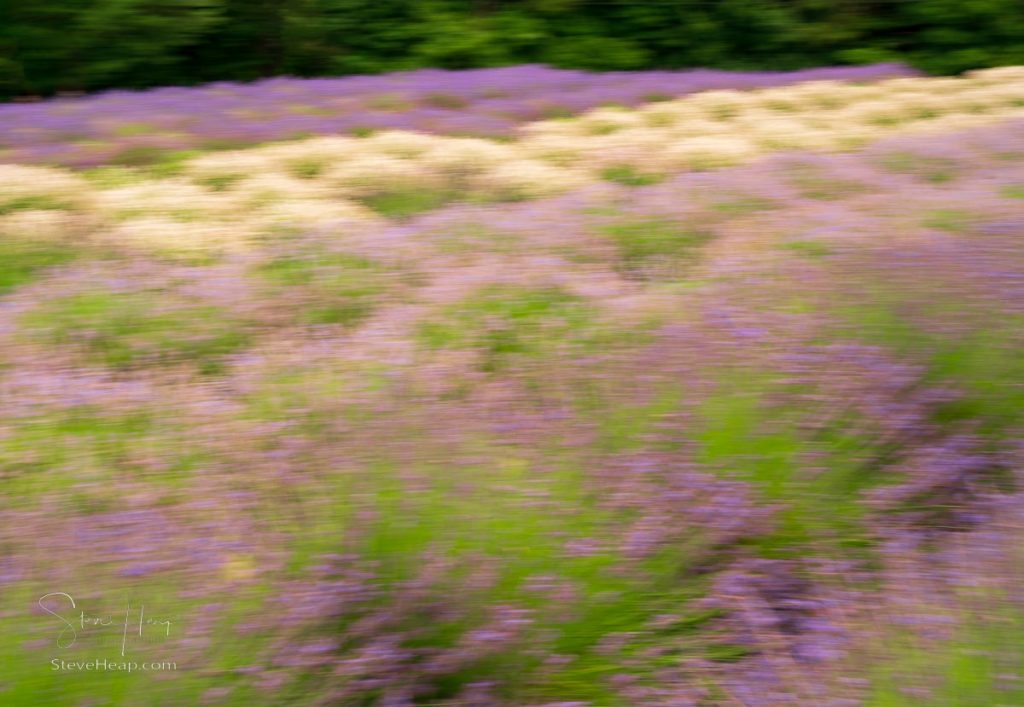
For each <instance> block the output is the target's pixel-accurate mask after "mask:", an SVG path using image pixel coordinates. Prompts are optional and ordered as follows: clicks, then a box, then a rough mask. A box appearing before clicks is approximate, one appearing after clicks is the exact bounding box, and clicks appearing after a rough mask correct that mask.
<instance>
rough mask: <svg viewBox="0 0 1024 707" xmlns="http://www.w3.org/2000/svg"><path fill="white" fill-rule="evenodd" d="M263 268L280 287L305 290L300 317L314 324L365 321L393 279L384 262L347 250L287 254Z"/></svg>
mask: <svg viewBox="0 0 1024 707" xmlns="http://www.w3.org/2000/svg"><path fill="white" fill-rule="evenodd" d="M259 271H260V274H261V275H263V276H264V277H265V278H266V279H267V280H269V281H271V282H272V283H274V284H276V285H278V286H282V287H284V288H289V289H291V288H295V289H298V290H301V291H302V292H303V293H304V294H305V296H300V297H299V298H298V299H299V302H300V303H301V310H300V313H299V319H300V320H301V321H302V322H303V323H305V324H314V325H315V324H340V325H342V326H346V327H354V326H357V325H359V324H361V323H362V322H363V321H364V320H365V319H366V318H367V317H369V316H370V315H371V314H373V312H374V310H375V309H376V308H377V306H378V305H379V304H380V301H381V299H382V296H383V295H384V293H385V292H386V290H387V287H388V282H389V278H388V275H389V273H387V272H386V271H385V270H384V268H382V267H381V266H380V265H378V264H377V263H374V262H373V261H371V260H367V259H365V258H360V257H358V256H354V255H349V254H346V253H332V254H325V253H321V254H309V255H298V256H283V257H279V258H275V259H274V260H270V261H268V262H267V263H265V264H263V265H262V266H261V267H260V268H259Z"/></svg>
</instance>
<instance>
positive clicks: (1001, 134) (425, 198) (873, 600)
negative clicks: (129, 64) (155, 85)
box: [0, 67, 1024, 707]
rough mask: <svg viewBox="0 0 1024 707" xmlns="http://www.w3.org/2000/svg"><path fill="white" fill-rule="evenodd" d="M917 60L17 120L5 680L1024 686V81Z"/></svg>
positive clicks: (475, 705)
mask: <svg viewBox="0 0 1024 707" xmlns="http://www.w3.org/2000/svg"><path fill="white" fill-rule="evenodd" d="M502 71H508V72H511V73H512V74H513V75H516V76H519V75H532V74H531V72H538V71H540V70H539V69H537V68H535V67H524V68H518V69H514V70H513V69H509V70H502ZM865 71H867V73H864V72H865ZM895 71H896V70H895V69H893V68H892V67H888V68H878V67H875V68H873V69H871V70H870V71H868V70H864V69H861V70H857V72H854V73H852V74H851V73H850V72H849V70H847V73H845V74H844V73H843V72H842V71H839V70H820V71H813V72H805V73H803V74H801V75H798V76H789V77H787V78H780V77H777V76H776V77H766V76H760V75H759V76H735V75H734V76H731V77H729V75H727V74H717V73H716V74H711V73H710V72H709V73H708V74H707V75H705V74H697V75H696V76H694V75H689V76H687V77H678V78H675V77H672V78H670V77H668V76H667V75H666V74H663V73H659V74H652V75H651V76H649V77H645V78H639V77H638V78H632V77H631V78H629V79H626V78H623V77H622V76H621V75H610V76H607V77H601V76H599V75H597V76H589V77H587V78H586V81H584V79H583V78H580V77H572V76H567V75H563V74H567V73H569V72H557V73H556V72H552V73H551V74H550V75H551V77H552V78H551V83H550V84H546V85H545V84H543V83H541V87H540V88H539V89H537V91H536V93H535V92H534V88H533V87H531V86H536V85H537V84H536V83H534V82H533V80H532V79H522V86H521V88H515V90H513V91H512V92H513V93H514V94H515V96H513V97H510V98H507V99H506V98H501V99H499V98H498V97H493V96H492V97H490V98H486V99H484V98H482V97H483V96H485V94H486V85H487V81H486V80H484V79H481V78H480V76H482V75H483V72H478V73H467V74H446V73H443V72H435V73H431V74H430V75H429V77H428V78H429V80H426V79H422V77H420V78H418V79H415V80H413V79H412V78H410V77H408V76H394V77H379V78H374V79H359V80H356V79H344V80H338V81H334V80H331V81H309V82H307V81H301V82H300V81H295V82H289V81H277V82H266V83H264V84H260V85H254V86H252V87H227V88H226V87H209V88H207V89H203V90H204V91H206V92H207V94H209V95H210V96H219V95H222V94H220V93H217V92H218V91H223V92H225V93H224V94H223V96H224V97H225V103H224V105H225V106H227V108H224V110H229V109H230V110H234V109H235V108H237V107H238V106H243V107H244V106H245V105H250V106H251V105H261V104H263V103H269V104H270V106H271V108H270V109H268V110H271V109H272V110H273V111H278V113H275V115H279V114H280V111H287V110H289V108H288V106H294V105H305V106H319V107H320V109H323V110H325V111H327V110H328V109H329V106H330V105H332V104H330V103H329V102H325V103H321V102H320V101H321V98H320V97H322V96H325V95H328V94H331V93H332V92H334V91H335V90H336V89H337V90H338V91H339V92H340V93H343V94H344V95H350V96H357V97H359V100H360V101H363V102H365V101H373V100H376V98H375V97H379V96H381V95H385V94H391V93H395V94H400V93H402V92H403V91H404V92H406V93H408V95H415V96H417V98H415V101H425V100H427V98H423V97H424V96H425V97H428V98H429V96H437V95H445V96H457V97H460V100H462V101H464V102H463V103H460V104H458V105H456V104H455V103H454V102H449V103H447V104H446V105H445V106H443V107H442V108H443V109H444V110H446V111H448V113H449V114H450V115H448V117H446V118H444V120H440V122H438V123H431V122H430V121H431V120H432V118H431V117H430V115H428V113H429V111H427V110H426V109H423V110H422V111H421V110H420V109H419V108H417V109H415V111H413V115H412V117H408V119H409V120H410V121H411V122H409V123H406V122H402V121H404V120H406V118H405V117H402V118H401V119H399V118H396V121H398V122H396V123H395V124H388V123H377V124H374V125H373V126H372V127H375V128H381V127H383V128H388V129H389V130H388V131H386V132H384V133H382V134H375V135H371V136H366V137H352V136H351V135H345V136H335V135H333V133H335V132H346V131H349V128H350V127H351V125H350V124H349V123H348V122H347V121H350V120H353V121H354V120H357V118H356V117H353V116H358V120H360V121H362V120H365V119H366V118H365V116H366V115H369V114H367V113H360V112H359V111H360V110H363V109H362V108H353V109H352V111H351V112H340V113H338V114H334V113H333V112H332V113H331V115H329V116H328V115H324V116H321V117H318V118H317V120H322V122H321V123H319V125H320V126H321V127H319V128H315V129H312V130H304V131H306V132H312V133H316V134H323V135H324V136H323V137H317V138H311V139H309V140H303V141H292V142H287V143H281V144H276V145H270V146H265V147H254V148H250V149H236V150H230V151H218V152H209V153H204V154H199V155H191V154H190V155H188V156H187V157H184V158H181V159H178V160H176V161H173V162H166V161H164V162H159V163H158V164H157V165H156V166H154V165H153V164H148V163H147V164H145V165H142V164H124V163H123V162H118V160H115V159H113V154H114V152H113V151H111V152H108V153H103V154H109V155H111V157H110V162H111V163H110V164H107V163H103V164H100V163H98V162H95V163H94V162H88V161H86V162H82V163H80V162H78V160H77V157H75V158H73V159H72V158H71V157H70V156H71V155H72V154H78V153H76V152H74V151H73V150H72V148H71V147H70V146H71V145H72V141H71V140H69V139H67V138H66V136H65V137H62V138H57V137H55V136H57V135H58V133H60V132H61V131H62V130H64V128H61V127H59V126H58V125H57V122H58V121H57V118H56V117H55V116H57V115H63V114H64V113H63V111H67V114H66V115H67V116H68V117H67V121H68V124H69V125H70V124H74V125H76V126H80V125H86V122H85V121H84V118H83V116H85V115H93V116H96V115H99V116H103V115H104V111H106V110H107V109H108V108H109V110H111V111H113V112H115V113H118V114H119V115H120V118H119V120H123V121H127V123H132V122H137V123H140V124H141V123H145V124H146V125H156V124H157V123H158V122H159V120H161V116H165V117H166V116H170V117H171V118H174V119H175V120H177V117H176V116H179V115H180V116H183V118H182V119H185V117H187V116H188V115H189V112H188V111H189V110H202V108H193V109H188V108H187V107H186V106H187V105H188V101H189V100H194V99H193V98H189V97H188V96H195V95H196V94H195V93H194V92H193V93H188V91H192V90H191V89H167V90H160V91H153V92H149V93H145V94H138V95H133V96H117V95H114V94H108V95H105V96H99V97H95V98H90V99H81V100H80V101H79V100H77V99H76V100H75V101H63V100H58V101H54V102H49V103H39V104H32V105H26V106H20V105H18V106H15V105H11V106H0V123H2V122H4V121H9V122H8V125H12V124H17V122H18V121H32V122H36V123H37V124H38V125H39V133H38V134H37V135H36V136H27V133H19V135H23V137H16V138H15V140H14V141H12V140H11V139H10V138H7V139H8V146H9V147H10V148H11V149H12V150H13V151H12V152H8V153H7V158H6V159H7V161H8V163H7V164H2V165H0V403H2V407H0V410H2V412H0V474H2V475H3V481H4V491H5V492H4V494H3V495H2V496H0V546H2V548H3V553H2V555H0V588H2V592H0V615H2V617H3V628H4V631H3V637H2V639H0V704H5V705H7V704H10V705H38V704H45V705H51V704H52V705H69V706H75V707H78V706H85V705H90V706H94V705H192V704H197V705H199V704H211V705H242V704H245V705H286V704H295V705H345V706H348V705H352V706H357V705H363V706H369V705H380V706H382V707H384V706H386V707H400V706H413V705H438V706H449V707H455V706H459V707H489V706H495V707H501V706H506V707H513V706H537V707H540V706H546V707H556V706H558V707H584V706H588V705H593V706H599V705H613V706H619V705H623V706H633V705H643V706H647V705H650V706H664V707H685V706H687V705H692V706H703V707H709V706H728V707H753V706H762V705H763V706H776V705H778V706H789V705H796V706H799V707H804V706H806V707H819V706H820V707H826V706H828V707H840V706H851V707H853V706H856V705H867V706H872V707H889V706H894V705H943V706H945V705H950V706H961V705H962V706H967V707H974V706H978V707H982V706H985V707H988V706H994V705H1022V704H1024V646H1022V643H1021V641H1020V639H1019V636H1020V635H1021V630H1022V629H1024V594H1022V591H1024V589H1022V587H1024V582H1022V580H1024V556H1022V548H1024V487H1022V486H1021V483H1022V481H1024V478H1022V471H1024V465H1022V462H1024V444H1022V437H1021V432H1022V431H1024V249H1022V248H1021V239H1022V237H1024V113H1022V110H1024V69H1022V68H1019V67H1009V68H1003V69H996V70H991V71H988V72H978V73H976V74H975V75H972V76H967V77H964V78H957V79H953V78H934V79H932V78H921V77H912V76H904V77H902V78H892V72H895ZM516 72H519V73H516ZM858 72H859V73H858ZM872 72H874V73H872ZM897 73H898V72H897ZM421 80H422V84H421V83H417V82H418V81H421ZM846 80H849V81H852V82H856V83H855V84H846V83H842V82H843V81H846ZM868 80H872V81H874V80H878V81H879V83H877V84H875V83H865V81H868ZM463 81H465V83H463ZM562 81H565V82H568V83H569V84H572V82H574V81H577V82H580V86H579V90H578V93H574V92H573V90H569V89H565V88H564V84H562V83H560V82H562ZM346 82H348V83H346ZM360 82H362V83H360ZM388 82H391V83H388ZM587 82H590V83H587ZM730 82H731V83H730ZM790 82H797V83H792V85H788V84H789V83H790ZM410 83H413V84H415V85H416V86H423V88H422V89H421V92H420V93H415V94H414V93H413V92H412V89H410V88H406V87H407V86H408V85H409V84H410ZM510 83H511V85H512V86H513V87H516V86H517V84H516V82H515V81H511V82H510ZM782 83H785V84H787V85H785V86H781V87H780V84H782ZM766 84H768V85H767V86H766ZM701 89H713V90H706V91H701ZM418 90H420V89H418ZM545 91H548V92H551V93H553V94H558V95H559V98H560V99H564V103H563V104H562V105H564V106H565V107H566V112H567V113H571V114H577V113H578V114H579V115H578V116H576V117H573V118H568V119H565V120H554V121H552V120H541V121H540V122H533V123H530V124H523V125H521V126H519V127H518V128H517V129H516V131H515V132H514V133H511V132H508V131H509V130H510V128H511V127H512V126H513V125H519V124H520V123H523V122H524V121H529V120H535V119H538V118H543V117H545V116H546V115H548V114H545V113H543V111H542V112H540V113H532V112H529V111H525V109H524V112H523V113H521V114H517V116H518V117H514V118H513V117H510V118H508V119H507V121H498V122H495V123H494V124H493V127H494V128H495V130H494V132H498V133H505V134H507V135H510V136H512V137H510V138H507V139H505V140H504V141H490V140H484V139H481V138H475V139H468V138H461V137H446V136H445V135H444V133H450V132H461V130H462V129H461V128H459V127H458V125H460V124H461V125H464V126H472V132H478V128H480V127H481V126H483V125H484V122H486V121H484V120H483V118H481V116H483V115H485V114H486V113H487V112H488V111H489V110H491V108H492V107H481V106H482V105H483V106H487V105H489V104H488V103H487V102H488V101H491V102H494V101H499V100H509V101H513V102H516V106H520V107H522V106H525V105H527V104H529V103H530V101H533V100H538V101H540V100H547V99H542V97H541V96H542V95H543V94H544V92H545ZM264 92H271V93H275V92H276V93H279V94H289V93H291V92H294V94H295V96H296V98H295V99H294V101H293V100H292V99H281V101H280V102H277V101H275V100H268V99H266V97H265V96H266V95H267V94H266V93H264ZM690 93H692V94H693V95H690V96H688V97H685V96H687V94H690ZM229 94H230V95H229ZM520 94H522V95H520ZM653 94H658V95H657V96H656V97H657V98H659V99H664V100H658V101H655V102H653V103H652V102H651V101H652V95H653ZM662 94H665V95H662ZM165 99H166V101H167V103H166V105H168V106H172V109H165V108H157V107H156V106H157V105H160V101H163V100H165ZM577 99H578V102H577ZM179 100H180V101H181V102H180V103H177V101H179ZM211 100H213V99H212V98H211ZM323 100H324V101H327V99H326V98H324V99H323ZM410 100H412V99H410ZM438 100H439V99H438ZM446 100H447V99H446ZM610 100H614V101H615V102H618V103H623V104H627V105H629V106H631V107H632V108H630V109H622V110H609V109H607V108H598V109H597V110H594V111H589V112H588V111H586V110H585V109H589V108H592V107H595V106H597V105H599V104H602V103H607V102H609V101H610ZM118 101H122V102H123V103H121V104H118ZM90 102H91V103H90ZM104 102H106V103H104ZM129 103H130V104H131V107H130V108H125V109H124V111H122V110H121V109H120V108H118V107H117V106H118V105H122V106H127V105H128V104H129ZM86 105H95V106H96V108H95V112H89V113H85V112H81V113H79V112H76V111H79V110H82V111H84V110H85V109H84V108H82V109H80V108H79V106H86ZM175 105H177V106H181V109H180V112H179V113H176V112H175V110H176V109H173V106H175ZM192 105H195V104H192ZM346 105H348V104H346ZM103 106H106V107H103ZM72 109H74V110H72ZM89 110H90V111H92V110H93V109H89ZM209 110H210V111H211V112H210V113H209V114H207V117H209V118H210V120H211V121H213V122H218V120H219V119H218V118H217V112H216V111H218V110H221V109H220V108H218V107H215V106H214V107H210V108H209ZM347 110H348V109H346V111H347ZM147 111H151V113H147ZM396 115H397V114H396ZM32 116H35V117H32ZM41 116H51V117H53V120H54V123H50V122H45V121H43V120H42V119H41ZM262 120H263V119H261V118H259V117H253V118H251V120H250V121H249V122H246V123H245V124H244V125H238V126H232V125H231V124H230V123H226V122H223V121H219V122H221V124H222V126H223V130H224V131H225V135H228V136H230V135H232V134H234V133H233V132H232V128H233V127H234V128H237V131H238V133H237V134H238V135H241V136H242V137H243V138H244V140H245V142H255V141H268V140H277V139H280V138H283V137H286V136H287V134H288V132H289V131H291V127H289V125H290V124H289V123H288V122H287V121H278V118H276V117H273V116H269V115H268V116H267V117H266V121H265V124H264V123H262V122H261V121H262ZM460 121H461V122H460ZM101 123H102V124H103V125H113V123H104V122H103V120H97V122H96V124H95V125H92V124H91V123H90V124H89V125H90V127H88V129H89V130H92V129H94V128H95V129H97V130H99V129H100V128H99V127H97V126H99V125H100V124H101ZM26 124H27V123H26ZM407 128H415V129H416V132H408V131H406V130H405V129H407ZM74 129H75V130H77V129H78V128H77V127H76V128H74ZM102 129H104V130H106V129H107V128H102ZM110 129H111V130H114V131H115V132H114V133H105V134H107V135H113V134H116V125H115V127H113V128H110ZM175 129H176V128H175ZM396 129H402V130H401V131H400V130H396ZM48 131H51V132H48ZM488 131H489V129H488V130H484V131H483V132H488ZM186 132H187V131H184V130H183V131H182V134H183V135H185V133H186ZM431 132H437V133H442V134H441V135H434V134H431ZM8 134H9V135H10V134H12V133H10V132H8ZM210 136H211V133H209V132H208V131H207V129H206V128H196V130H195V131H194V132H192V133H188V134H187V135H185V137H183V138H182V140H184V141H185V142H183V143H181V144H180V145H177V147H176V148H175V149H178V148H183V149H184V148H188V147H192V146H194V144H193V143H192V142H190V141H192V140H199V139H204V140H205V139H207V138H209V137H210ZM104 139H106V138H104ZM126 139H127V138H126ZM17 141H21V142H17ZM15 142H16V143H17V144H14V143H15ZM127 144H128V143H127V142H118V143H117V145H118V150H120V149H122V148H123V147H124V145H127ZM556 148H557V149H556ZM75 149H76V150H77V148H75ZM104 149H106V148H104ZM112 149H113V148H111V150H112ZM97 154H100V153H97ZM39 163H46V164H50V163H59V164H63V165H65V167H67V166H75V167H79V168H80V169H77V170H72V169H64V168H58V167H55V166H52V165H51V166H40V164H39Z"/></svg>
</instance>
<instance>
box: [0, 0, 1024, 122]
mask: <svg viewBox="0 0 1024 707" xmlns="http://www.w3.org/2000/svg"><path fill="white" fill-rule="evenodd" d="M880 61H907V62H909V63H911V64H913V65H915V66H917V67H919V68H922V69H924V70H926V71H931V72H937V73H948V72H959V71H962V70H965V69H970V68H976V67H984V66H997V65H1003V64H1020V63H1024V8H1022V6H1021V5H1020V3H1019V2H1018V1H1017V0H966V1H964V0H916V1H915V2H901V3H883V4H880V5H879V4H871V3H860V2H854V0H839V1H837V2H830V3H826V2H822V1H821V0H795V1H794V2H783V0H757V1H756V2H751V1H750V0H722V1H721V2H717V3H699V4H694V3H691V2H684V0H665V1H663V2H650V3H640V2H630V1H627V0H507V1H506V2H502V3H497V2H467V1H466V0H392V2H388V3H381V2H374V1H373V0H258V1H254V0H93V1H92V2H82V0H33V1H32V2H9V3H4V4H3V5H2V6H0V97H2V96H17V95H25V94H29V95H32V94H34V95H40V94H44V95H45V94H52V93H54V92H57V91H68V90H97V89H102V88H109V87H115V86H125V87H133V88H134V87H144V86H155V85H163V84H193V83H197V82H203V81H212V80H241V81H246V80H253V79H257V78H261V77H265V76H273V75H281V74H289V75H297V76H324V75H328V76H329V75H344V74H354V73H381V72H387V71H398V70H408V69H414V68H418V67H424V66H436V67H441V68H447V69H463V68H472V67H486V66H499V65H505V64H518V63H548V64H552V65H555V66H561V67H568V68H580V69H591V70H627V69H643V68H652V67H665V68H685V67H694V66H706V67H718V68H726V69H794V68H799V67H806V66H820V65H828V64H859V63H874V62H880ZM438 100H441V101H442V102H447V101H446V100H445V99H443V98H442V99H438ZM442 107H447V106H442Z"/></svg>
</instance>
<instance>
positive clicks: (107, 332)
mask: <svg viewBox="0 0 1024 707" xmlns="http://www.w3.org/2000/svg"><path fill="white" fill-rule="evenodd" d="M161 299H162V298H160V297H154V296H152V295H148V294H146V293H136V294H117V293H113V292H103V291H97V292H91V293H85V294H79V295H72V296H69V297H63V298H60V299H57V300H54V301H53V302H50V303H48V304H47V305H46V306H44V307H42V308H40V309H39V310H35V311H32V312H29V313H28V314H27V315H26V316H25V318H24V324H25V325H26V326H27V327H28V328H30V329H32V330H33V331H35V332H38V333H39V334H40V335H41V336H43V338H45V339H46V340H48V341H51V342H53V343H55V344H61V343H70V344H72V345H76V346H77V347H78V348H80V349H81V350H82V351H83V353H84V354H85V355H86V356H87V357H88V358H89V359H91V360H93V361H95V362H97V363H101V364H104V365H107V366H110V367H111V368H116V369H132V368H138V367H140V366H145V365H154V364H155V365H162V364H169V363H185V362H188V363H193V364H195V365H196V366H197V367H198V369H199V371H200V372H201V373H204V374H215V373H218V372H219V371H220V370H221V368H222V366H223V358H224V357H225V356H226V355H228V354H231V353H233V352H235V351H237V350H239V349H240V348H242V347H243V346H245V344H246V343H247V339H248V337H247V336H246V334H245V333H244V332H243V331H242V329H241V327H240V326H239V325H238V323H237V322H233V321H230V320H228V319H226V318H225V317H224V316H223V314H222V313H221V312H219V311H218V310H216V309H215V308H213V307H208V306H195V305H193V306H177V307H169V306H167V305H166V304H162V303H161V302H160V301H159V300H161Z"/></svg>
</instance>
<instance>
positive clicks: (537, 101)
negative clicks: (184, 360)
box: [0, 64, 915, 167]
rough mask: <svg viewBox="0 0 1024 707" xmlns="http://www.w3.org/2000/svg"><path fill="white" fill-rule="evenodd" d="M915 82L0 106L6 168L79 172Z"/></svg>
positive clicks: (383, 79)
mask: <svg viewBox="0 0 1024 707" xmlns="http://www.w3.org/2000/svg"><path fill="white" fill-rule="evenodd" d="M913 75H915V72H913V71H912V70H910V69H909V68H907V67H904V66H900V65H897V64H879V65H875V66H859V67H836V68H823V69H810V70H804V71H792V72H762V73H740V72H728V71H709V70H698V71H644V72H628V71H621V72H612V73H603V74H602V73H588V72H584V71H568V70H564V69H552V68H550V67H546V66H529V65H527V66H513V67H507V68H500V69H476V70H469V71H443V70H439V69H421V70H419V71H410V72H406V73H396V74H388V75H384V76H352V77H346V78H340V79H292V78H277V79H265V80H262V81H257V82H254V83H250V84H238V83H228V82H224V83H215V84H210V85H207V86H203V87H200V88H178V87H168V88H159V89H151V90H148V91H108V92H106V93H102V94H98V95H92V96H85V97H77V98H64V99H56V100H51V101H45V102H41V103H29V104H20V105H19V104H7V105H0V159H3V160H4V161H5V162H25V163H42V164H59V165H67V166H79V167H82V166H95V165H103V164H111V163H113V164H127V165H138V164H151V163H159V162H161V161H168V160H175V159H179V158H180V156H181V154H180V153H183V152H189V151H205V150H222V149H227V148H237V147H241V146H247V145H253V144H257V143H260V142H266V141H269V140H290V139H295V138H299V137H310V136H314V135H333V134H352V135H356V136H360V135H366V134H369V133H372V132H374V131H380V130H417V131H421V132H430V133H440V134H448V135H464V136H476V137H479V136H483V137H502V136H510V135H512V134H514V131H515V128H516V127H517V126H519V125H521V124H522V123H525V122H529V121H532V120H541V119H545V118H557V117H566V116H571V115H576V114H578V113H581V112H583V111H585V110H587V109H590V108H596V107H598V106H608V105H616V106H636V105H639V104H642V103H647V102H654V101H664V100H668V99H671V98H676V97H679V96H683V95H686V94H690V93H695V92H699V91H708V90H714V89H752V88H767V87H770V86H785V85H790V84H793V83H797V82H800V81H826V80H840V81H877V80H880V79H885V78H895V77H900V76H913Z"/></svg>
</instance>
